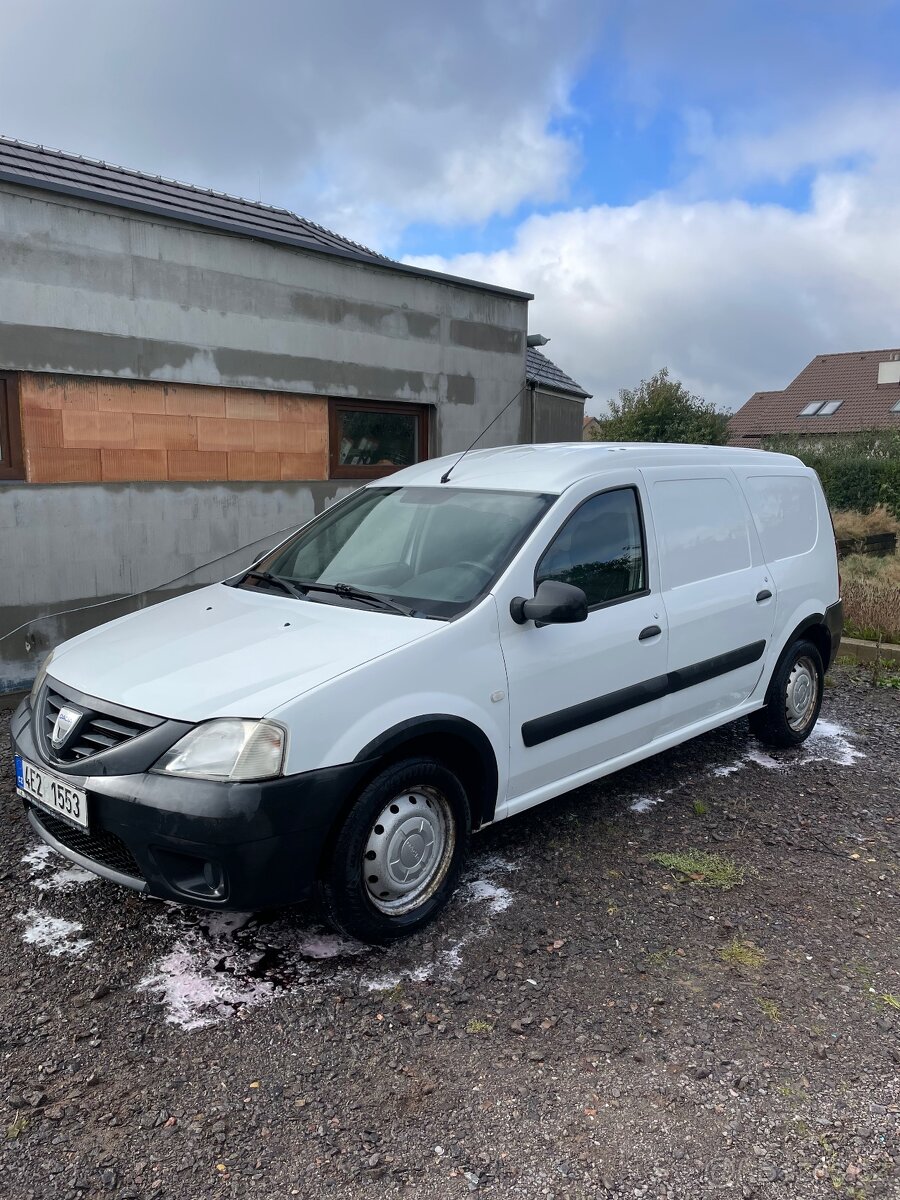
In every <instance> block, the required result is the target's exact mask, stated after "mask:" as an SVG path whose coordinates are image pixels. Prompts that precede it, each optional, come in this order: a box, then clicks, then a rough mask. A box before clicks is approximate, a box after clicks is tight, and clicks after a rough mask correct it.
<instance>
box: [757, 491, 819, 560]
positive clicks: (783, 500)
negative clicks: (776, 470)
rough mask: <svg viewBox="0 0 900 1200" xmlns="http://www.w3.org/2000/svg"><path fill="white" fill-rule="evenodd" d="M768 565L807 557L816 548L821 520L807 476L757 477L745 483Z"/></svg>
mask: <svg viewBox="0 0 900 1200" xmlns="http://www.w3.org/2000/svg"><path fill="white" fill-rule="evenodd" d="M744 490H745V491H746V493H747V502H748V503H749V505H750V511H751V512H752V513H753V520H754V523H755V524H756V529H757V532H758V533H759V540H760V542H761V543H762V550H763V556H764V557H765V560H766V562H777V560H778V559H779V558H794V557H795V556H796V555H798V554H806V553H808V552H809V551H810V550H812V548H813V546H814V545H815V544H816V537H817V536H818V533H819V517H818V513H817V511H816V493H815V490H814V488H813V481H812V480H811V479H810V478H809V477H808V476H806V475H754V476H751V478H749V479H747V480H745V481H744Z"/></svg>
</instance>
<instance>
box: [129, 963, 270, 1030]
mask: <svg viewBox="0 0 900 1200" xmlns="http://www.w3.org/2000/svg"><path fill="white" fill-rule="evenodd" d="M204 965H205V964H204ZM138 991H142V992H155V993H156V994H157V995H158V996H159V998H160V1000H161V1001H162V1002H163V1004H164V1005H165V1007H166V1021H168V1022H169V1023H170V1024H172V1025H179V1026H180V1027H181V1028H182V1029H202V1028H203V1026H204V1025H213V1024H215V1022H217V1021H221V1020H223V1019H224V1018H225V1017H228V1016H231V1015H232V1014H233V1013H234V1010H235V1006H236V1005H238V1004H242V1005H246V1004H260V1003H262V1001H263V1000H267V999H269V998H270V997H271V995H272V993H273V991H274V989H273V987H272V985H271V984H268V983H265V982H264V981H262V980H254V981H253V985H252V986H248V987H244V988H239V987H235V986H234V985H233V983H232V982H231V981H230V980H229V979H227V978H226V977H223V976H216V975H214V974H212V973H210V972H209V971H207V970H204V966H203V965H201V963H200V962H199V961H198V956H197V953H196V947H195V946H190V945H187V944H186V943H179V944H176V946H175V948H174V950H172V952H171V953H170V954H167V955H165V956H164V957H163V958H161V959H160V960H159V962H158V963H157V964H156V970H155V971H154V972H153V973H152V974H151V975H147V976H145V978H143V979H142V980H141V981H140V983H139V984H138Z"/></svg>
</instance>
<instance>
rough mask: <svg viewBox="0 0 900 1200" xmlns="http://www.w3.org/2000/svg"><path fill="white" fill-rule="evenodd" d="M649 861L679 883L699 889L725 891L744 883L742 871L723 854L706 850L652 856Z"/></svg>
mask: <svg viewBox="0 0 900 1200" xmlns="http://www.w3.org/2000/svg"><path fill="white" fill-rule="evenodd" d="M650 861H651V862H655V863H659V865H660V866H661V867H665V869H666V870H667V871H671V873H672V874H673V875H674V876H675V878H676V879H678V880H679V882H680V883H695V884H699V885H700V886H701V887H714V888H724V889H725V890H726V891H727V890H728V889H730V888H733V887H737V886H738V885H739V884H741V883H743V882H744V869H743V867H739V866H738V864H737V863H736V862H733V861H732V860H731V859H730V858H726V856H725V855H724V854H710V853H709V852H708V851H706V850H683V851H675V852H671V853H665V854H653V855H651V856H650Z"/></svg>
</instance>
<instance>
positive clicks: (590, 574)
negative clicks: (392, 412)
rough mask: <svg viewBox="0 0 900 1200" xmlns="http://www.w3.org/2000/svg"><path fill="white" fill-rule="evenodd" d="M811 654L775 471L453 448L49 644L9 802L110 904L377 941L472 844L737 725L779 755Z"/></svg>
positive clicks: (556, 448)
mask: <svg viewBox="0 0 900 1200" xmlns="http://www.w3.org/2000/svg"><path fill="white" fill-rule="evenodd" d="M840 635H841V602H840V599H839V582H838V570H837V561H836V556H835V545H834V537H833V533H832V527H831V521H830V517H829V513H828V508H827V506H826V503H825V499H824V496H823V495H822V490H821V487H820V486H819V482H818V479H817V478H816V475H815V474H814V472H812V471H811V470H809V469H807V468H806V467H804V466H803V464H802V463H801V462H800V461H799V460H798V459H796V458H791V457H788V456H786V455H780V454H768V453H764V452H762V451H759V450H741V449H722V448H718V447H708V446H668V445H658V446H657V445H638V444H628V445H611V444H603V443H591V444H587V445H581V444H564V445H551V446H514V447H507V448H504V449H498V450H482V451H478V452H474V453H470V454H468V455H466V456H465V457H464V458H463V460H462V461H461V462H458V464H457V465H454V460H453V459H450V458H446V459H438V460H434V461H431V462H424V463H421V464H419V465H417V466H414V467H410V468H408V469H407V470H404V471H401V472H399V473H398V474H396V475H392V476H391V477H390V478H388V479H385V480H382V481H379V482H374V483H371V484H368V485H367V486H365V487H363V488H360V490H359V491H357V492H354V493H353V495H351V496H349V497H348V498H347V499H345V500H343V501H341V502H340V503H339V504H335V505H334V506H333V507H332V508H330V509H328V510H327V511H326V512H325V513H323V514H322V515H321V516H319V517H317V518H316V519H315V520H313V521H311V522H310V523H309V524H308V525H306V526H304V527H303V528H302V529H300V530H299V532H297V533H295V534H294V535H293V536H291V537H290V538H288V539H287V541H285V542H283V543H282V544H281V545H280V546H278V547H277V548H276V549H275V550H273V551H271V552H270V553H268V554H267V555H266V556H265V557H264V558H262V559H261V560H259V561H258V562H257V563H255V564H254V566H253V568H252V569H250V570H248V571H246V572H245V573H244V574H242V575H239V576H236V577H233V578H231V579H228V580H226V581H225V582H223V583H219V584H215V585H213V586H211V587H205V588H202V589H201V590H199V591H195V592H192V593H190V594H189V595H185V596H181V597H179V598H178V599H175V600H170V601H168V602H167V603H164V604H160V605H158V606H156V607H155V608H150V609H145V610H142V611H140V612H136V613H133V614H132V615H130V616H126V617H122V618H120V619H119V620H117V621H112V622H111V623H109V624H108V625H104V626H102V627H100V628H98V629H93V630H91V631H89V632H87V633H84V634H82V635H81V636H80V637H76V638H73V639H72V640H71V641H69V642H66V643H64V644H63V645H62V646H60V647H59V648H58V649H57V650H56V651H55V653H54V654H52V655H51V657H50V658H49V659H48V660H47V662H46V663H45V664H44V666H43V668H42V670H41V672H40V674H39V676H38V678H37V680H36V681H35V685H34V689H33V691H32V694H31V697H30V699H28V700H26V701H24V702H23V703H22V705H21V706H20V707H19V709H18V711H17V713H16V715H15V718H14V721H13V726H12V729H13V738H14V742H15V755H16V759H15V762H16V783H17V790H18V792H19V795H20V796H21V797H22V798H23V800H24V802H25V808H26V811H27V814H28V819H29V820H30V822H31V825H32V827H33V828H34V830H35V832H36V833H37V834H38V835H39V836H40V837H41V838H43V840H44V841H45V842H47V843H48V844H49V845H51V846H52V847H54V848H55V849H56V850H58V851H59V852H60V853H61V854H62V855H64V856H65V857H66V858H69V859H71V860H72V861H74V862H76V863H79V864H80V865H82V866H84V867H87V868H89V869H91V870H93V871H95V872H96V873H97V874H99V875H103V876H105V877H106V878H108V879H111V880H114V881H116V882H118V883H120V884H125V885H126V886H128V887H131V888H136V889H138V890H140V891H143V892H146V893H148V894H150V895H153V896H160V897H165V898H166V899H169V900H176V901H180V902H182V903H186V904H193V905H199V906H203V907H207V908H219V909H248V910H253V909H259V908H263V907H268V906H273V905H282V904H288V903H291V902H293V901H296V900H299V899H301V898H303V897H305V896H306V895H308V894H310V893H311V892H315V893H316V894H317V895H318V896H319V898H320V900H321V902H322V905H323V908H324V911H325V914H326V915H327V917H328V919H329V920H330V921H331V922H332V923H333V924H334V925H335V926H336V927H338V928H339V929H342V930H344V931H345V932H347V933H349V934H352V935H354V936H356V937H358V938H362V939H364V940H368V941H382V942H383V941H388V940H391V939H393V938H396V937H399V936H401V935H403V934H406V933H409V932H411V931H412V930H415V929H417V928H419V927H420V926H421V925H423V924H424V923H425V922H426V921H427V920H429V919H430V918H431V917H433V916H434V914H435V913H436V912H437V911H438V910H439V909H440V908H441V907H442V906H443V905H444V904H445V903H446V902H447V900H448V898H449V896H450V895H451V893H452V891H453V889H454V886H455V884H456V882H457V879H458V877H459V872H460V868H461V865H462V861H463V857H464V855H465V852H466V849H467V846H468V843H469V836H470V833H471V832H472V831H474V830H477V829H479V828H481V827H483V826H485V825H489V824H491V823H492V822H495V821H499V820H502V819H503V818H505V817H510V816H512V815H513V814H515V813H518V812H522V810H523V809H526V808H531V807H532V806H533V805H535V804H540V803H542V802H543V801H544V800H548V799H550V797H552V796H557V795H559V794H560V793H561V792H565V791H567V790H569V789H571V788H575V787H578V786H580V785H581V784H585V783H588V782H589V781H591V780H594V779H598V778H600V777H601V776H603V775H607V774H609V773H610V772H611V771H616V770H618V769H619V768H620V767H625V766H629V765H630V764H631V763H634V762H637V761H639V760H640V759H642V758H646V757H648V756H649V755H651V754H656V753H657V752H658V751H660V750H665V749H667V748H668V747H670V746H674V745H677V744H678V743H679V742H683V741H685V740H686V739H688V738H692V737H695V736H696V735H697V734H701V733H704V732H705V731H706V730H709V729H712V728H714V727H715V726H717V725H722V724H724V723H726V722H728V721H734V720H736V719H737V718H738V717H743V716H748V715H749V716H750V718H751V722H752V727H753V729H754V732H755V733H756V734H757V736H758V737H760V738H762V739H763V740H764V741H766V742H767V743H768V744H770V745H775V746H792V745H796V744H798V743H799V742H802V741H803V739H804V738H806V737H807V736H808V734H809V733H810V731H811V729H812V728H813V725H814V724H815V721H816V718H817V716H818V713H819V707H820V704H821V700H822V683H823V675H824V671H825V669H826V668H827V666H828V664H829V663H830V662H831V660H832V659H833V658H834V655H835V653H836V651H837V647H838V643H839V640H840Z"/></svg>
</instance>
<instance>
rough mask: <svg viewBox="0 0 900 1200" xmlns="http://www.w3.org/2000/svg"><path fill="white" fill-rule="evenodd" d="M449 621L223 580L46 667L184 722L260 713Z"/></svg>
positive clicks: (106, 630)
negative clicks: (305, 597)
mask: <svg viewBox="0 0 900 1200" xmlns="http://www.w3.org/2000/svg"><path fill="white" fill-rule="evenodd" d="M442 624H443V622H437V621H430V620H425V619H423V618H418V617H404V616H400V615H394V614H393V613H385V612H374V611H373V612H369V611H367V610H365V609H360V608H345V607H342V606H339V605H336V604H321V603H316V602H315V601H307V600H295V599H293V598H292V597H290V596H280V595H278V594H277V593H275V592H260V591H249V590H245V589H241V588H234V587H229V586H228V585H226V584H221V583H218V584H214V585H213V586H212V587H205V588H202V589H200V590H199V591H196V592H190V593H189V594H188V595H185V596H179V597H177V598H176V599H174V600H167V601H165V602H164V603H162V604H157V605H154V607H153V608H146V609H142V610H141V611H139V612H135V613H130V614H129V615H128V616H125V617H120V618H119V619H118V620H116V621H111V622H109V624H107V625H101V626H100V627H99V628H97V629H91V630H88V632H87V633H82V634H80V635H79V636H78V637H76V638H73V639H72V640H71V641H68V642H64V643H63V644H62V646H60V648H59V649H58V650H57V652H56V654H55V655H54V657H53V662H52V663H51V664H50V671H49V674H50V677H51V678H52V679H56V680H58V681H59V682H60V683H63V684H68V685H69V686H70V687H73V688H76V689H77V690H78V691H81V692H84V693H85V694H86V695H88V696H95V697H97V698H98V699H102V700H109V701H112V702H113V703H115V704H122V705H125V706H126V707H127V708H135V709H139V710H140V711H141V712H146V713H153V714H155V715H156V716H160V717H169V718H172V719H175V720H179V721H202V720H206V719H208V718H210V717H225V716H230V717H262V716H265V715H266V713H269V712H272V711H273V709H276V708H278V707H280V706H281V705H283V704H286V703H287V702H288V701H290V700H293V699H294V698H295V697H296V696H299V695H300V694H301V693H303V692H308V691H309V690H310V689H311V688H315V687H318V686H319V685H320V684H322V683H326V682H327V681H328V680H329V679H334V678H335V677H336V676H338V675H342V674H344V672H346V671H351V670H353V668H354V667H359V666H362V665H363V664H364V663H367V662H370V661H371V660H372V659H375V658H379V657H380V656H381V655H383V654H389V653H390V652H391V651H392V650H396V649H398V648H399V647H400V646H404V645H407V644H408V643H410V642H414V641H417V640H418V639H419V638H422V637H426V636H427V635H428V634H432V633H435V632H436V631H437V630H439V629H440V628H441V626H442Z"/></svg>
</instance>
